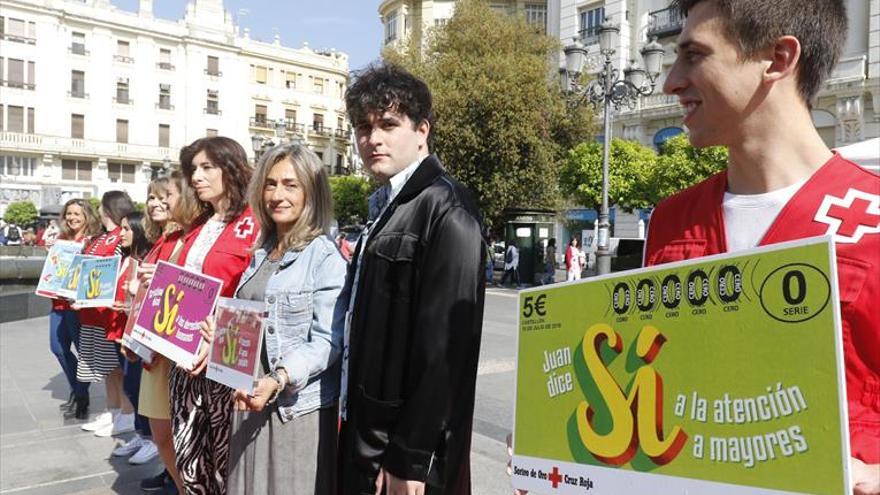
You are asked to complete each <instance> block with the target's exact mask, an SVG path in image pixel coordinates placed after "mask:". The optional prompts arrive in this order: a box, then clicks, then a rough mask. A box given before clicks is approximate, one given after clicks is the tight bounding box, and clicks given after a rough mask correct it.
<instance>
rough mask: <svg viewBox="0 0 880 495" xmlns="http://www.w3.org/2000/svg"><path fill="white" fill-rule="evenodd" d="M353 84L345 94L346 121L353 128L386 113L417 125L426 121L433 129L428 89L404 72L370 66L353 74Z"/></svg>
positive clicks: (386, 67) (425, 85) (380, 66)
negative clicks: (400, 116)
mask: <svg viewBox="0 0 880 495" xmlns="http://www.w3.org/2000/svg"><path fill="white" fill-rule="evenodd" d="M353 77H354V82H353V83H352V84H351V85H350V86H349V87H348V90H347V91H346V92H345V106H346V109H347V112H348V118H349V120H351V123H352V125H353V126H354V127H357V126H358V125H360V124H363V123H364V122H366V121H367V119H368V118H369V115H370V114H373V113H380V114H381V113H383V112H385V111H387V110H390V111H392V112H397V113H401V114H404V115H406V116H407V117H409V119H410V120H411V121H412V123H413V127H415V126H418V125H419V124H420V123H421V122H422V121H427V122H428V124H430V125H431V126H432V127H433V124H434V114H433V111H432V98H431V90H430V89H428V85H427V84H425V82H424V81H422V80H421V79H419V78H417V77H416V76H414V75H412V74H410V73H409V72H408V71H407V70H406V69H403V68H402V67H399V66H397V65H392V64H374V65H370V66H369V67H367V68H366V69H364V70H362V71H359V72H356V73H353Z"/></svg>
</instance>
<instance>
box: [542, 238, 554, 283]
mask: <svg viewBox="0 0 880 495" xmlns="http://www.w3.org/2000/svg"><path fill="white" fill-rule="evenodd" d="M555 281H556V239H555V238H550V240H549V241H547V247H546V249H544V277H543V281H542V282H543V283H544V284H552V283H553V282H555Z"/></svg>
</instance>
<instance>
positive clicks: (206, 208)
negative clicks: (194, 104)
mask: <svg viewBox="0 0 880 495" xmlns="http://www.w3.org/2000/svg"><path fill="white" fill-rule="evenodd" d="M202 151H204V152H205V154H206V155H208V159H210V160H211V163H213V164H214V165H215V166H217V167H220V169H221V170H223V190H224V192H225V194H226V197H227V198H228V199H229V209H227V210H226V217H225V218H224V219H223V221H224V222H231V221H233V220H235V219H236V218H238V216H239V215H241V214H242V213H244V210H245V209H247V206H248V202H247V189H248V183H249V182H250V180H251V173H252V172H253V170H252V169H251V166H250V165H249V164H248V160H247V154H245V152H244V148H242V147H241V145H240V144H238V143H237V142H236V141H235V140H233V139H230V138H228V137H223V136H214V137H204V138H201V139H196V140H195V141H193V142H192V143H191V144H189V145H187V146H184V147H183V148H181V150H180V168H181V170H183V175H184V176H185V177H186V181H187V182H188V183H189V184H190V185H192V176H193V172H195V168H194V167H193V163H192V162H193V159H194V158H195V157H196V155H198V154H199V153H201V152H202ZM201 206H202V210H203V211H202V213H201V214H200V215H199V216H198V218H197V219H196V220H195V221H194V223H193V225H198V224H200V223H203V222H204V221H206V220H207V219H208V218H210V217H211V215H213V214H214V207H213V206H211V205H210V204H209V203H204V202H202V204H201Z"/></svg>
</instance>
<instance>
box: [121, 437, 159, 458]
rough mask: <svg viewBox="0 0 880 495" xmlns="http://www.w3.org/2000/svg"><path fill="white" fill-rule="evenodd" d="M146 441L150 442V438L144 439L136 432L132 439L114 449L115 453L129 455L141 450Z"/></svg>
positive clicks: (123, 455) (122, 455)
mask: <svg viewBox="0 0 880 495" xmlns="http://www.w3.org/2000/svg"><path fill="white" fill-rule="evenodd" d="M144 442H149V440H144V439H143V438H141V436H140V435H138V434H137V433H135V434H134V436H133V437H131V440H129V441H127V442H125V443H124V444H122V445H120V446H119V447H116V448H115V449H113V455H114V456H115V457H128V456H130V455H131V454H134V453H135V452H137V451H138V450H140V448H141V446H143V445H144ZM150 443H153V442H150Z"/></svg>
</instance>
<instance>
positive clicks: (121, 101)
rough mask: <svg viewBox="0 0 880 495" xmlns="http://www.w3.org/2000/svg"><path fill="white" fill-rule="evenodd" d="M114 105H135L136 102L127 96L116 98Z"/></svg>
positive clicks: (114, 98)
mask: <svg viewBox="0 0 880 495" xmlns="http://www.w3.org/2000/svg"><path fill="white" fill-rule="evenodd" d="M113 103H116V104H118V105H134V100H132V99H131V98H129V97H127V96H114V97H113Z"/></svg>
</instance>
